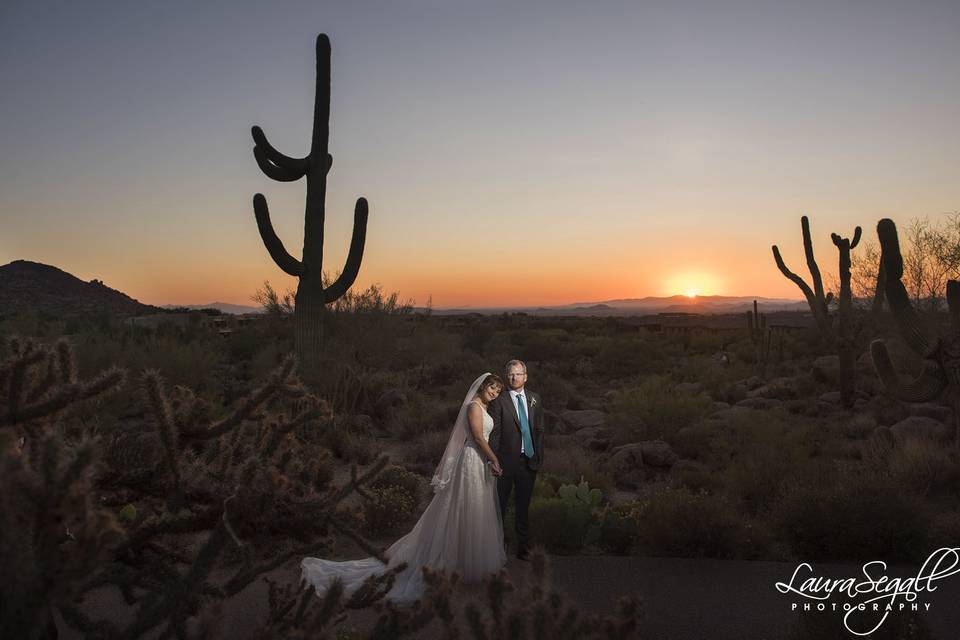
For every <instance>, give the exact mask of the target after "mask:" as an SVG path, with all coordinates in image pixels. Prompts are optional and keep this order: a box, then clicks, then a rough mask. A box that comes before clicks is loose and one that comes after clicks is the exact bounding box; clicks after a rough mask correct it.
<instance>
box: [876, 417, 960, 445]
mask: <svg viewBox="0 0 960 640" xmlns="http://www.w3.org/2000/svg"><path fill="white" fill-rule="evenodd" d="M890 432H891V433H893V435H894V436H896V438H897V439H898V440H903V439H904V438H911V437H912V438H921V439H926V440H949V439H950V438H951V437H952V436H953V429H951V428H950V427H948V426H947V425H945V424H943V423H942V422H940V421H939V420H934V419H933V418H927V417H924V416H910V417H908V418H904V419H903V420H901V421H900V422H898V423H896V424H895V425H893V426H892V427H890Z"/></svg>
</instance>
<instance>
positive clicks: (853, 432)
mask: <svg viewBox="0 0 960 640" xmlns="http://www.w3.org/2000/svg"><path fill="white" fill-rule="evenodd" d="M842 428H843V432H844V434H846V436H847V437H848V438H866V437H868V436H869V435H870V434H871V433H873V432H874V430H875V429H876V428H877V419H876V418H875V417H874V416H873V415H872V414H870V413H858V414H856V415H854V416H853V417H851V418H850V419H849V420H845V421H844V422H843V423H842Z"/></svg>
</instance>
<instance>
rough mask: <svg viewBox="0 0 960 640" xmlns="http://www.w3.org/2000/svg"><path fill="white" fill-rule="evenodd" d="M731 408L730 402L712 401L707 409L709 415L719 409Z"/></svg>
mask: <svg viewBox="0 0 960 640" xmlns="http://www.w3.org/2000/svg"><path fill="white" fill-rule="evenodd" d="M729 408H730V403H729V402H712V403H711V404H710V408H709V409H707V415H713V414H715V413H717V412H718V411H724V410H726V409H729Z"/></svg>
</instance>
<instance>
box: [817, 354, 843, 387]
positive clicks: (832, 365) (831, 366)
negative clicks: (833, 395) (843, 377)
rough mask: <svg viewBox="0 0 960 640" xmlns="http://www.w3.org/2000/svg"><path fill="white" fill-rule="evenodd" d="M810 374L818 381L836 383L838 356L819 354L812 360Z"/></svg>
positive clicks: (837, 378)
mask: <svg viewBox="0 0 960 640" xmlns="http://www.w3.org/2000/svg"><path fill="white" fill-rule="evenodd" d="M810 374H811V375H812V376H813V377H814V379H815V380H818V381H820V382H826V383H829V384H836V383H837V382H838V381H839V380H840V356H820V357H819V358H817V359H816V360H814V361H813V365H812V366H811V367H810Z"/></svg>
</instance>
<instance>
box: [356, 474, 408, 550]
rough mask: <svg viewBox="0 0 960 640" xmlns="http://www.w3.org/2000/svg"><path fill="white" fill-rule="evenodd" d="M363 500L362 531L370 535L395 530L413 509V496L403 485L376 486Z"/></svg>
mask: <svg viewBox="0 0 960 640" xmlns="http://www.w3.org/2000/svg"><path fill="white" fill-rule="evenodd" d="M368 494H369V499H368V500H364V501H363V523H364V530H365V531H364V532H365V533H366V535H369V536H372V537H379V536H382V535H384V534H389V533H394V532H396V531H397V530H398V529H399V528H400V527H401V526H402V525H403V524H404V523H406V522H407V519H408V518H409V517H410V514H411V513H412V512H413V510H414V506H415V502H414V498H413V496H411V495H410V493H409V492H408V491H407V490H406V489H405V488H403V487H399V486H394V485H390V486H377V487H372V488H371V489H370V491H368Z"/></svg>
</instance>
